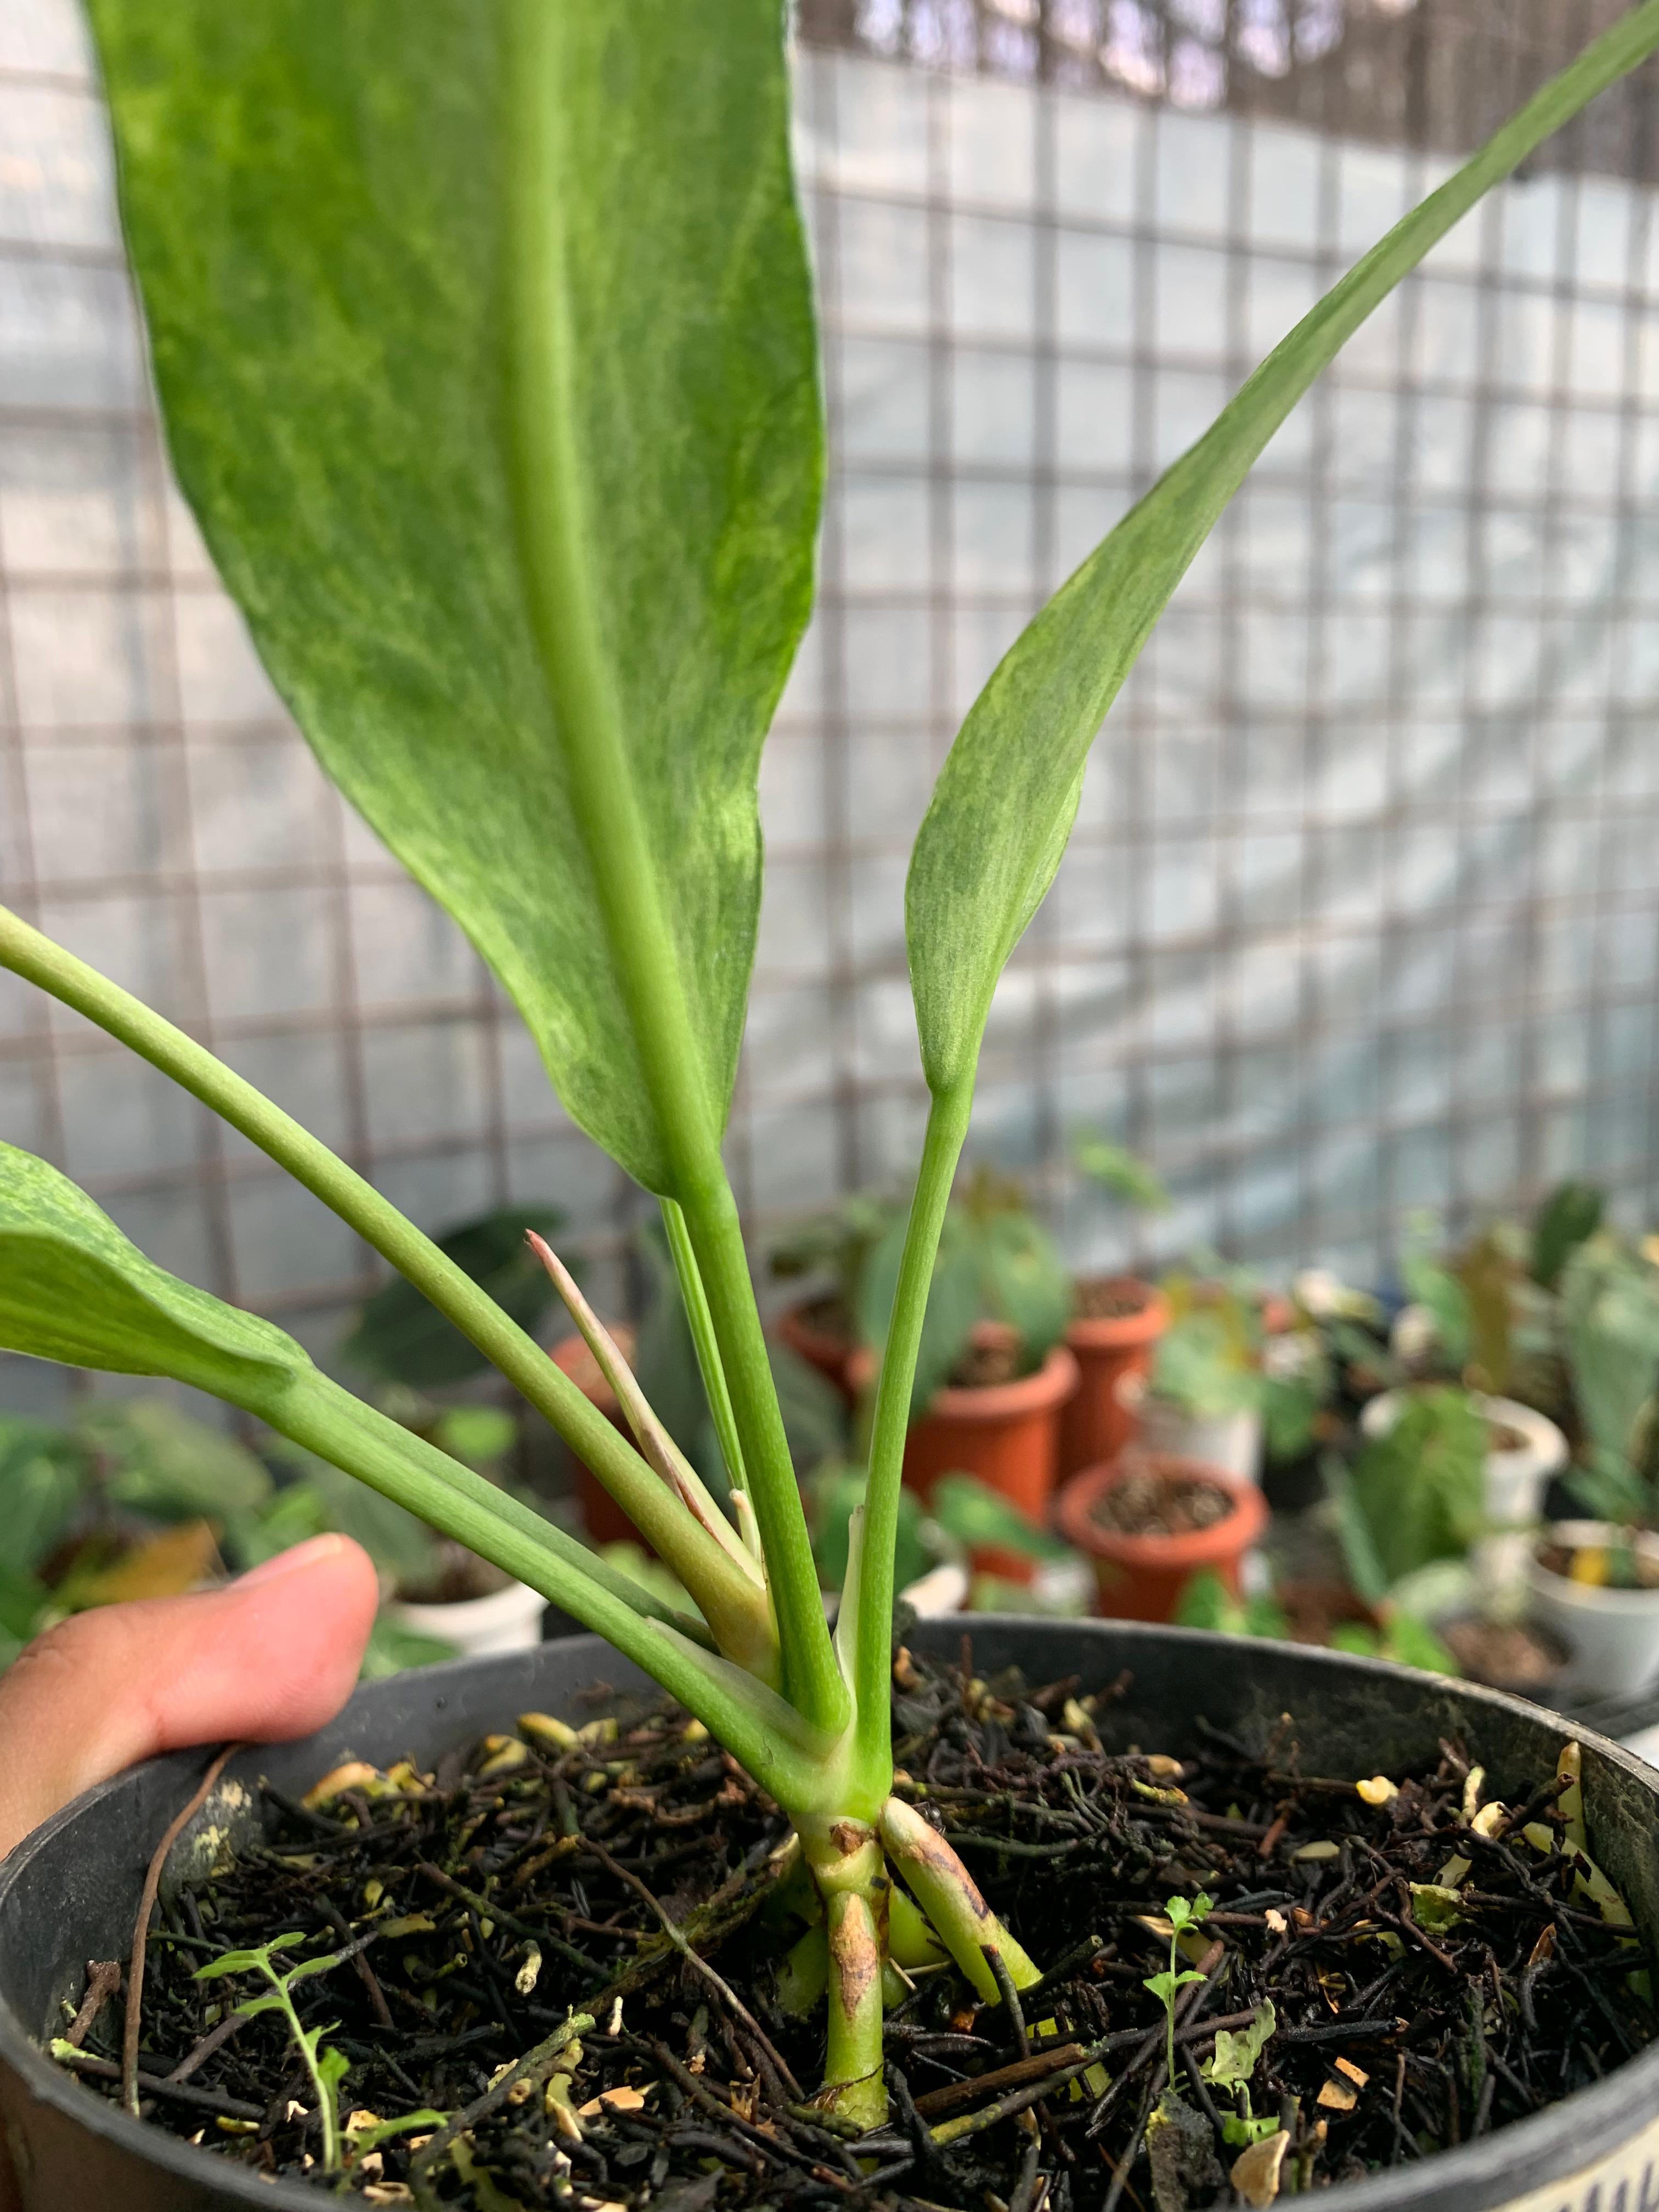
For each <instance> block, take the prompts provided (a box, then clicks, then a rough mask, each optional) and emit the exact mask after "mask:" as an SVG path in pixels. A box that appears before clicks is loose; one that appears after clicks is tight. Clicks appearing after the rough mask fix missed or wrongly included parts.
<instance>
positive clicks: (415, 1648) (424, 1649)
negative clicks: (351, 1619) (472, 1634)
mask: <svg viewBox="0 0 1659 2212" xmlns="http://www.w3.org/2000/svg"><path fill="white" fill-rule="evenodd" d="M459 1656H460V1653H459V1651H458V1650H456V1648H455V1646H454V1645H453V1644H446V1643H444V1642H443V1640H442V1639H441V1638H440V1637H436V1636H422V1635H421V1634H420V1633H419V1632H417V1631H416V1630H415V1629H412V1628H405V1627H404V1626H402V1624H401V1623H400V1622H398V1621H396V1620H392V1618H391V1616H390V1615H389V1614H387V1613H377V1614H376V1615H375V1618H374V1626H373V1628H371V1629H370V1630H369V1632H368V1643H367V1644H365V1645H364V1647H363V1660H362V1667H361V1668H359V1670H358V1672H359V1677H360V1679H361V1680H363V1681H365V1682H383V1681H385V1680H386V1677H387V1676H388V1675H390V1674H403V1673H404V1672H405V1670H406V1669H407V1668H410V1667H438V1666H441V1665H442V1664H443V1662H444V1661H445V1660H447V1659H459Z"/></svg>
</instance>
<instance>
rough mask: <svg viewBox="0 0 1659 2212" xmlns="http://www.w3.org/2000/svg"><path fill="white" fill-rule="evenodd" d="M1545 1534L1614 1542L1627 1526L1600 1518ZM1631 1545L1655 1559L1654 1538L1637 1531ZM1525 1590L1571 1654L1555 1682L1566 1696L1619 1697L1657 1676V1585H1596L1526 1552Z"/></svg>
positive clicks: (1562, 1540)
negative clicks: (1615, 1525)
mask: <svg viewBox="0 0 1659 2212" xmlns="http://www.w3.org/2000/svg"><path fill="white" fill-rule="evenodd" d="M1550 1538H1551V1541H1553V1542H1554V1543H1557V1544H1562V1545H1566V1546H1570V1547H1571V1546H1576V1545H1589V1544H1616V1543H1622V1542H1625V1541H1628V1538H1627V1534H1626V1531H1624V1530H1622V1529H1619V1528H1610V1527H1609V1526H1608V1525H1607V1522H1602V1521H1559V1522H1556V1523H1555V1525H1554V1526H1553V1528H1552V1529H1551V1530H1550ZM1636 1547H1637V1549H1638V1551H1639V1552H1640V1553H1642V1555H1643V1557H1644V1559H1651V1560H1653V1561H1654V1562H1655V1563H1656V1564H1659V1536H1655V1535H1650V1534H1647V1533H1646V1532H1643V1533H1642V1534H1638V1536H1637V1538H1636ZM1527 1582H1528V1590H1529V1592H1530V1595H1531V1598H1532V1609H1533V1613H1534V1615H1535V1617H1536V1618H1537V1619H1538V1620H1541V1622H1542V1623H1543V1625H1544V1626H1545V1627H1546V1628H1553V1630H1554V1631H1555V1632H1556V1634H1557V1635H1558V1636H1559V1638H1561V1640H1562V1642H1563V1643H1564V1644H1566V1645H1567V1647H1568V1649H1569V1650H1571V1653H1572V1658H1571V1662H1569V1664H1568V1667H1567V1670H1566V1672H1565V1674H1564V1675H1563V1676H1562V1678H1561V1681H1560V1684H1559V1693H1560V1694H1561V1695H1563V1696H1567V1697H1584V1698H1623V1697H1629V1696H1631V1695H1632V1694H1633V1693H1634V1692H1636V1691H1638V1690H1640V1689H1644V1688H1645V1687H1646V1686H1647V1685H1648V1683H1650V1681H1651V1680H1653V1678H1654V1676H1655V1675H1656V1674H1659V1589H1634V1590H1629V1589H1595V1588H1594V1587H1592V1586H1591V1585H1590V1584H1589V1583H1572V1582H1569V1581H1568V1580H1567V1579H1566V1577H1565V1575H1558V1574H1553V1573H1552V1572H1551V1571H1550V1570H1549V1569H1548V1568H1547V1566H1545V1565H1543V1564H1542V1562H1541V1560H1540V1559H1538V1558H1537V1557H1536V1555H1535V1553H1534V1554H1532V1555H1530V1556H1529V1557H1528V1566H1527Z"/></svg>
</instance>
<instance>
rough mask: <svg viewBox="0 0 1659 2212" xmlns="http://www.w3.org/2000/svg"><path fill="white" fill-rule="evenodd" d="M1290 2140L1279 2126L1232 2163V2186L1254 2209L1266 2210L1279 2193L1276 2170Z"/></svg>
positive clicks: (1277, 2172)
mask: <svg viewBox="0 0 1659 2212" xmlns="http://www.w3.org/2000/svg"><path fill="white" fill-rule="evenodd" d="M1290 2147H1291V2139H1290V2137H1289V2136H1287V2135H1286V2134H1285V2130H1284V2129H1283V2128H1280V2129H1279V2131H1278V2133H1277V2134H1276V2135H1271V2136H1263V2137H1262V2139H1261V2142H1259V2143H1252V2144H1251V2145H1250V2148H1249V2150H1247V2151H1243V2152H1241V2153H1240V2154H1239V2155H1238V2157H1237V2158H1236V2159H1235V2160H1233V2164H1232V2175H1231V2179H1232V2185H1233V2187H1234V2188H1235V2189H1236V2190H1237V2191H1238V2193H1239V2195H1240V2196H1241V2197H1243V2199H1244V2202H1245V2203H1247V2204H1249V2205H1250V2206H1252V2207H1253V2208H1254V2212H1266V2208H1267V2206H1268V2205H1269V2204H1271V2203H1273V2199H1274V2197H1277V2196H1278V2194H1279V2168H1280V2167H1281V2166H1283V2165H1284V2163H1285V2152H1286V2151H1287V2150H1288V2149H1289V2148H1290Z"/></svg>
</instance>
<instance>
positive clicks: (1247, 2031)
mask: <svg viewBox="0 0 1659 2212" xmlns="http://www.w3.org/2000/svg"><path fill="white" fill-rule="evenodd" d="M1278 2026H1279V2019H1278V2015H1277V2014H1276V2013H1275V2012H1274V2010H1273V1999H1272V1998H1271V1997H1267V1998H1266V1999H1264V2001H1263V2002H1261V2004H1259V2005H1258V2006H1257V2007H1256V2008H1255V2013H1254V2015H1252V2017H1251V2021H1250V2024H1249V2027H1242V2028H1237V2029H1233V2028H1226V2027H1223V2028H1218V2029H1217V2031H1216V2039H1215V2051H1214V2052H1213V2054H1212V2056H1211V2057H1208V2058H1206V2060H1205V2062H1204V2064H1203V2067H1202V2069H1201V2071H1202V2073H1203V2075H1204V2078H1205V2080H1206V2081H1207V2082H1209V2083H1210V2085H1211V2086H1212V2087H1213V2088H1217V2089H1225V2090H1231V2093H1232V2096H1233V2100H1234V2102H1235V2104H1236V2105H1237V2107H1238V2109H1237V2112H1229V2113H1228V2115H1227V2117H1226V2118H1225V2120H1224V2121H1223V2122H1222V2124H1221V2129H1222V2133H1223V2134H1224V2135H1225V2137H1226V2139H1227V2141H1228V2142H1230V2143H1237V2144H1239V2145H1241V2146H1242V2147H1243V2148H1245V2149H1247V2150H1248V2149H1249V2146H1250V2145H1251V2144H1252V2143H1258V2142H1261V2141H1262V2139H1263V2138H1264V2137H1265V2136H1270V2135H1274V2134H1276V2133H1277V2132H1278V2129H1279V2122H1278V2121H1277V2120H1276V2119H1260V2120H1259V2119H1257V2118H1255V2115H1254V2114H1253V2113H1252V2112H1251V2110H1250V2089H1249V2081H1250V2076H1251V2075H1252V2074H1254V2073H1255V2062H1256V2060H1257V2059H1258V2058H1260V2057H1261V2053H1262V2051H1263V2050H1264V2049H1265V2047H1266V2045H1267V2041H1268V2039H1269V2038H1270V2037H1271V2036H1272V2035H1273V2032H1274V2030H1275V2029H1276V2028H1277V2027H1278Z"/></svg>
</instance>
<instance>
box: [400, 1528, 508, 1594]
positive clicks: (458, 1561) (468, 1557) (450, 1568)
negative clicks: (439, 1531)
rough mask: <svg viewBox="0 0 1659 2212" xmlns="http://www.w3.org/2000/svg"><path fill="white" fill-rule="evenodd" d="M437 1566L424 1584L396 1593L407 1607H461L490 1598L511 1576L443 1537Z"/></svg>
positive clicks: (402, 1586) (407, 1585)
mask: <svg viewBox="0 0 1659 2212" xmlns="http://www.w3.org/2000/svg"><path fill="white" fill-rule="evenodd" d="M436 1550H437V1565H436V1569H435V1571H434V1573H433V1574H432V1575H431V1576H429V1577H428V1579H427V1580H426V1581H425V1582H421V1583H404V1584H402V1585H401V1586H400V1587H399V1589H398V1596H399V1597H400V1598H404V1599H405V1600H406V1601H408V1602H409V1603H410V1604H411V1605H461V1604H464V1603H465V1601H466V1600H467V1599H469V1598H477V1597H493V1596H494V1595H495V1592H496V1591H497V1590H504V1589H506V1588H507V1584H508V1583H510V1582H511V1581H512V1579H513V1577H511V1576H510V1575H504V1574H503V1573H502V1572H501V1569H500V1568H499V1567H495V1566H492V1565H490V1563H489V1560H488V1559H480V1558H479V1557H478V1555H477V1553H476V1552H469V1551H468V1550H467V1548H466V1547H465V1544H457V1543H454V1542H453V1541H451V1540H450V1539H449V1538H447V1537H446V1538H445V1539H444V1540H443V1541H441V1543H440V1544H439V1545H438V1546H437V1547H436Z"/></svg>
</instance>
